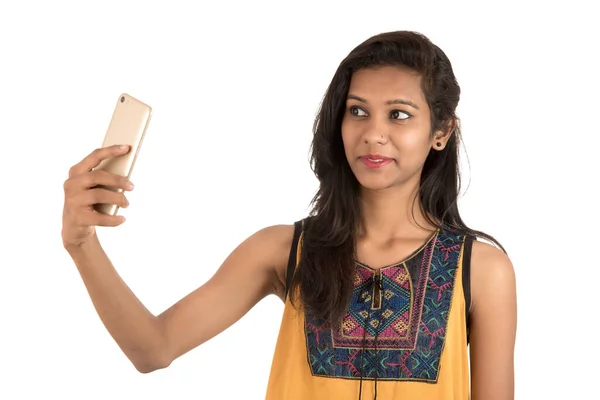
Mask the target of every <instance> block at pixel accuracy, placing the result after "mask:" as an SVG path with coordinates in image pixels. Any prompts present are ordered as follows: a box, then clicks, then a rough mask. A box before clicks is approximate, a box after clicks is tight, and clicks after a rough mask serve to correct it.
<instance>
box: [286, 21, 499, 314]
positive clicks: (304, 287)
mask: <svg viewBox="0 0 600 400" xmlns="http://www.w3.org/2000/svg"><path fill="white" fill-rule="evenodd" d="M380 66H404V67H408V68H410V69H412V70H414V71H417V72H418V73H419V74H420V76H421V89H422V91H423V93H424V95H425V98H426V100H427V103H428V105H429V108H430V110H431V134H432V135H433V133H434V132H435V131H438V130H441V129H443V128H445V127H448V126H449V124H450V123H452V122H453V121H456V124H455V128H454V131H453V132H452V135H451V137H450V139H449V141H448V143H447V145H446V148H445V149H444V150H443V151H434V150H432V151H430V153H429V155H428V156H427V159H426V161H425V164H424V167H423V171H422V174H421V180H420V187H419V194H418V195H419V199H420V204H421V210H422V212H423V214H424V216H425V218H427V221H428V222H430V223H431V224H432V225H434V226H437V227H440V225H442V224H443V225H445V226H449V227H453V228H454V229H457V230H458V231H459V232H461V233H462V234H466V235H472V236H476V237H482V238H485V239H487V240H490V241H491V242H493V243H495V244H497V245H498V246H499V247H500V248H501V249H502V250H504V248H503V247H502V246H501V245H500V243H498V242H497V241H496V240H495V239H494V238H493V237H491V236H490V235H487V234H485V233H483V232H480V231H475V230H472V229H470V228H468V227H467V226H466V225H465V223H464V222H463V220H462V219H461V217H460V214H459V212H458V206H457V200H458V195H459V193H460V173H459V159H458V150H459V143H460V126H459V123H458V122H459V120H458V118H457V116H456V114H455V111H456V107H457V105H458V101H459V98H460V87H459V85H458V82H457V81H456V78H455V76H454V72H453V71H452V66H451V64H450V60H448V57H447V56H446V55H445V54H444V52H443V51H442V50H441V49H440V48H439V47H438V46H436V45H435V44H433V43H432V42H431V41H430V40H429V39H428V38H427V37H426V36H424V35H423V34H420V33H418V32H411V31H398V32H388V33H383V34H379V35H376V36H373V37H371V38H369V39H367V40H366V41H365V42H363V43H362V44H360V45H359V46H358V47H356V48H355V49H354V50H352V51H351V52H350V54H349V55H348V56H347V57H346V58H345V59H344V60H343V61H342V62H341V63H340V65H339V67H338V69H337V71H336V72H335V75H334V76H333V79H332V81H331V83H330V85H329V87H328V88H327V91H326V93H325V96H324V98H323V102H322V104H321V107H320V110H319V112H318V115H317V117H316V119H315V123H314V128H313V131H314V138H313V141H312V145H311V152H312V154H311V166H312V169H313V171H314V173H315V175H316V177H317V178H318V179H319V182H320V186H319V189H318V191H317V193H316V195H315V197H314V198H313V200H312V203H311V205H312V210H311V213H310V215H309V217H308V218H307V219H306V224H305V230H304V235H303V240H302V253H301V258H300V260H299V264H298V268H297V270H296V273H295V274H294V277H293V280H292V284H291V287H290V291H289V293H290V296H291V298H290V300H291V301H292V303H293V304H295V305H297V300H298V296H299V300H300V302H301V304H302V306H303V307H304V309H305V310H306V311H307V312H310V313H311V314H312V315H314V316H315V317H317V318H320V319H322V320H324V321H327V322H329V323H338V322H339V321H340V319H341V318H343V315H344V313H345V311H346V308H347V306H348V303H349V301H350V299H351V296H352V290H353V278H354V268H355V265H354V264H355V261H354V260H355V259H354V257H355V243H356V242H355V235H356V232H357V228H358V224H359V220H360V206H359V197H358V188H359V183H358V180H357V179H356V177H355V176H354V174H353V173H352V170H351V169H350V166H349V164H348V161H347V159H346V155H345V152H344V145H343V142H342V133H341V126H342V119H343V116H344V112H345V108H346V98H347V95H348V89H349V86H350V79H351V78H352V74H353V73H354V72H355V71H357V70H359V69H362V68H370V67H380ZM298 289H299V290H298Z"/></svg>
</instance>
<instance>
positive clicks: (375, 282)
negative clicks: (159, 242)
mask: <svg viewBox="0 0 600 400" xmlns="http://www.w3.org/2000/svg"><path fill="white" fill-rule="evenodd" d="M374 285H377V286H378V289H379V291H378V295H379V296H381V297H382V299H383V298H385V297H384V295H383V279H382V278H381V277H380V276H379V275H378V274H375V275H373V276H372V277H371V278H369V283H368V285H367V287H366V289H365V291H364V292H363V295H362V296H361V298H360V299H359V301H358V302H359V303H365V304H367V303H366V302H365V301H364V299H365V298H366V297H367V296H365V292H366V293H367V294H370V293H373V287H374ZM373 296H374V294H373V295H371V302H370V303H369V304H367V305H368V308H369V311H368V314H367V317H366V318H365V320H364V325H363V338H362V348H361V352H360V383H359V389H358V400H362V385H363V375H364V374H363V367H364V360H363V355H364V352H365V350H366V347H367V340H366V337H367V324H368V323H369V320H370V319H371V310H372V309H373V301H374V300H375V298H374V297H373ZM382 306H383V304H380V308H379V315H378V318H377V320H378V323H377V327H376V328H375V335H374V337H373V347H374V350H375V354H376V356H377V363H375V378H374V384H375V389H374V397H373V400H377V378H378V377H379V351H378V349H377V339H378V337H379V327H380V325H381V315H382V313H381V310H382V309H383V307H382Z"/></svg>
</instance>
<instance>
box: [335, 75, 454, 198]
mask: <svg viewBox="0 0 600 400" xmlns="http://www.w3.org/2000/svg"><path fill="white" fill-rule="evenodd" d="M430 132H431V123H430V111H429V107H428V105H427V101H426V100H425V97H424V95H423V92H422V91H421V78H420V76H419V75H418V74H417V73H416V72H414V71H412V70H410V69H407V68H401V67H380V68H367V69H361V70H358V71H356V72H355V73H354V74H353V76H352V79H351V82H350V89H349V91H348V98H347V101H346V111H345V113H344V118H343V120H342V139H343V142H344V149H345V152H346V157H347V159H348V163H349V164H350V168H351V169H352V171H353V172H354V175H355V176H356V178H357V179H358V181H359V183H360V184H361V185H362V186H363V187H364V188H366V189H372V190H382V189H388V188H391V187H395V186H401V185H406V184H407V183H409V184H411V186H412V183H415V182H416V184H418V182H419V180H420V176H421V170H422V169H423V165H424V163H425V159H426V158H427V155H428V154H429V152H430V150H431V149H432V148H433V146H435V143H436V142H438V141H439V142H442V147H440V148H436V149H438V150H441V149H442V148H443V146H444V145H445V143H446V141H445V139H441V140H437V139H436V138H434V137H432V136H431V134H430Z"/></svg>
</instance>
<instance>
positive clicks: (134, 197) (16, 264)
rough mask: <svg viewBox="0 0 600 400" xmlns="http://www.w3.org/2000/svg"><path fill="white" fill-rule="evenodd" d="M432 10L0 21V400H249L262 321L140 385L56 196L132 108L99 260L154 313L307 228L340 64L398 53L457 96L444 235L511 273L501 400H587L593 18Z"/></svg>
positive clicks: (277, 311) (256, 393)
mask: <svg viewBox="0 0 600 400" xmlns="http://www.w3.org/2000/svg"><path fill="white" fill-rule="evenodd" d="M198 3H199V2H198ZM445 3H448V2H443V3H442V2H440V4H433V3H428V2H417V1H412V2H403V1H393V2H392V1H389V2H388V1H385V2H384V1H362V2H354V1H343V2H333V1H320V2H317V3H315V4H312V3H310V2H306V1H301V2H296V4H295V5H291V3H290V2H272V3H270V4H269V3H267V2H264V1H257V0H255V1H251V2H246V1H238V2H207V4H208V5H206V6H202V7H201V6H199V5H195V6H193V5H192V4H195V2H189V3H183V2H174V1H171V2H169V3H168V5H167V2H164V3H162V5H161V6H158V5H155V4H156V3H153V2H142V1H139V2H128V1H122V2H116V1H102V2H94V3H92V2H75V1H73V2H65V1H48V2H41V1H40V2H38V3H33V2H28V1H21V2H18V3H17V2H9V1H2V3H1V6H0V135H1V144H0V154H1V157H0V167H1V168H0V174H1V180H2V185H1V186H0V190H1V195H0V206H1V207H0V210H1V211H2V218H1V220H0V236H1V237H0V239H1V240H0V249H1V251H0V267H1V277H0V307H1V319H0V324H1V326H0V369H1V373H0V399H7V400H12V399H50V398H60V399H90V400H91V399H105V398H111V399H142V398H143V399H165V398H169V399H205V398H206V399H209V398H211V399H212V398H218V399H221V398H222V399H233V398H244V399H262V398H264V394H265V389H266V384H267V379H268V375H269V368H270V363H271V359H272V355H273V350H274V346H275V341H276V338H277V334H278V328H279V322H280V317H281V312H282V310H283V305H282V304H281V301H280V300H278V299H276V298H275V297H269V298H267V299H266V300H264V301H263V302H261V303H260V304H259V305H257V306H256V307H255V308H254V309H253V310H252V311H251V312H250V313H249V314H247V315H246V317H244V318H243V319H242V320H241V321H240V322H239V323H237V324H235V325H234V326H233V327H231V328H230V329H228V330H227V331H225V332H223V333H222V334H221V335H219V336H218V337H216V338H215V339H213V340H212V341H210V342H208V343H206V344H204V345H203V346H201V347H199V348H197V349H195V350H194V351H192V352H191V353H188V354H187V355H185V356H183V357H182V358H180V359H179V360H177V361H176V362H174V363H173V364H172V365H171V366H170V367H169V368H168V369H166V370H162V371H158V372H154V373H151V374H148V375H142V374H140V373H138V372H137V371H136V370H135V369H134V367H133V366H132V365H131V364H130V363H129V362H128V361H127V359H126V358H125V356H124V355H123V354H122V353H121V352H120V350H119V349H118V347H117V345H116V344H115V343H114V342H113V340H112V339H111V337H110V336H109V334H108V333H107V332H106V331H105V329H104V327H103V325H102V324H101V322H100V320H99V318H98V317H97V315H96V313H95V311H94V308H93V307H92V304H91V302H90V300H89V298H88V296H87V292H86V291H85V288H84V286H83V284H82V283H81V280H80V277H79V275H78V273H77V271H76V269H75V267H74V265H73V263H72V261H71V260H70V258H69V256H68V255H67V253H66V252H65V251H64V250H63V248H62V243H61V238H60V230H61V212H62V201H63V191H62V184H63V181H64V180H65V178H66V175H67V171H68V169H69V167H70V166H71V165H72V164H74V163H76V162H77V161H79V160H80V159H81V158H82V157H84V156H85V155H86V154H87V153H89V152H90V151H91V150H93V149H94V148H96V147H98V146H99V145H100V144H101V142H102V139H103V136H104V133H105V131H106V128H107V126H108V122H109V119H110V117H111V114H112V110H113V107H114V105H115V103H116V101H117V98H118V96H119V94H120V93H122V92H127V93H129V94H131V95H133V96H134V97H137V98H139V99H140V100H142V101H144V102H147V103H148V104H150V105H151V106H152V107H153V109H154V113H153V119H152V122H151V125H150V128H149V130H148V133H147V136H146V139H145V141H144V145H143V148H142V151H141V153H140V157H139V159H138V163H137V164H136V169H135V171H134V173H133V176H132V181H133V182H134V183H135V184H136V189H135V190H134V191H133V193H132V194H131V195H130V196H129V199H130V202H131V206H130V208H129V209H127V210H126V211H125V212H124V215H126V217H127V218H128V221H127V223H126V224H125V225H124V226H122V227H120V228H118V229H102V230H101V232H100V236H101V240H102V243H103V245H104V247H105V249H106V251H107V253H108V254H109V256H110V257H111V258H112V261H113V262H114V264H115V265H116V267H117V269H118V271H119V272H120V273H121V274H122V276H123V277H124V279H125V281H126V282H127V283H128V284H129V285H130V286H131V288H132V289H133V290H134V292H135V293H136V294H137V295H138V296H139V297H140V299H141V300H142V301H143V302H144V303H145V304H146V305H147V306H148V308H149V309H150V310H152V311H153V312H155V313H159V312H161V311H163V310H164V309H166V308H167V307H169V306H170V305H171V304H172V303H174V302H175V301H177V300H178V299H179V298H181V297H182V296H184V295H186V294H187V293H188V292H190V291H192V290H193V289H195V288H196V287H198V286H199V285H201V284H202V283H204V282H205V281H206V280H208V279H209V278H210V276H211V275H212V274H213V273H214V272H215V270H216V269H217V268H218V267H219V265H220V263H221V262H222V261H223V259H224V258H225V257H226V256H227V255H228V253H229V252H230V251H231V250H232V249H233V248H234V247H235V246H236V245H237V244H238V243H239V242H240V241H241V240H243V239H244V238H246V237H247V236H248V235H250V234H251V233H253V232H254V231H256V230H258V229H260V228H262V227H264V226H267V225H272V224H278V223H292V222H293V221H295V220H297V219H300V218H302V217H304V216H305V215H306V213H307V210H308V209H307V207H308V202H309V200H310V199H311V197H312V196H313V194H314V191H315V190H316V187H317V186H316V185H317V181H316V179H315V178H314V176H313V175H312V172H311V171H310V169H309V164H308V148H309V144H310V140H311V127H312V122H313V117H314V115H315V113H316V111H317V108H318V106H319V103H320V100H321V97H322V95H323V93H324V91H325V89H326V87H327V85H328V83H329V81H330V79H331V77H332V76H333V73H334V71H335V69H336V67H337V65H338V64H339V62H340V61H341V60H342V58H343V57H345V56H346V54H347V53H348V52H349V51H350V50H351V49H352V48H353V47H355V46H356V45H358V44H359V43H360V42H362V41H363V40H365V39H367V38H368V37H369V36H371V35H373V34H376V33H380V32H383V31H388V30H398V29H412V30H417V31H420V32H423V33H425V34H426V35H427V36H428V37H429V38H430V39H431V40H432V41H433V42H434V43H436V44H438V45H439V46H440V47H441V48H442V49H443V50H444V51H445V52H446V53H447V54H448V56H449V57H450V59H451V61H452V63H453V66H454V70H455V73H456V75H457V78H458V81H459V84H460V85H461V88H462V99H461V102H460V106H459V110H458V114H459V116H460V117H461V119H462V123H463V134H464V142H465V148H463V165H464V170H463V178H464V186H463V193H464V196H463V197H462V198H461V201H460V207H461V211H462V214H463V217H464V219H465V221H466V222H467V224H469V225H470V226H471V227H473V228H476V229H480V230H483V231H486V232H488V233H490V234H492V235H494V236H495V237H496V238H497V239H499V240H500V241H501V243H503V244H504V245H505V247H506V248H507V250H508V252H509V255H510V256H511V259H512V261H513V263H514V265H515V269H516V273H517V279H518V294H519V326H518V338H517V349H516V363H517V364H516V394H517V395H516V398H517V399H598V398H600V396H599V395H598V394H597V391H596V388H597V376H598V373H599V372H600V371H599V368H598V359H599V357H600V351H599V349H598V346H599V344H598V340H597V338H598V334H597V331H594V329H593V325H594V324H595V323H596V322H597V319H598V318H597V307H596V304H597V301H598V289H597V283H598V281H599V279H600V275H599V273H598V268H599V267H600V262H599V261H598V254H597V251H596V250H597V241H598V237H597V235H598V229H597V228H598V225H599V224H598V223H599V220H598V216H597V212H596V211H597V205H598V201H597V199H596V198H595V197H594V193H595V191H596V189H597V185H598V171H599V168H598V166H597V155H596V154H597V151H598V144H599V141H600V137H599V133H600V129H599V128H598V115H599V111H598V108H599V107H598V106H599V105H600V102H599V101H598V91H599V90H600V85H599V80H598V75H597V74H598V70H599V67H600V65H599V62H598V58H597V49H598V47H597V40H596V39H594V37H596V38H598V37H600V30H599V29H598V27H597V26H598V24H597V21H596V20H595V15H596V16H597V13H594V12H592V9H591V8H590V7H584V6H583V5H582V4H585V3H584V2H581V3H580V2H576V1H570V2H567V3H564V2H561V3H558V2H556V5H552V4H553V3H552V2H548V1H544V2H524V3H525V4H523V3H522V4H520V5H519V6H515V5H511V4H510V3H509V2H506V1H502V2H498V3H497V4H496V5H489V4H488V2H484V3H483V4H484V5H479V4H478V5H471V6H466V5H464V4H460V3H457V2H450V3H451V4H450V5H448V4H445ZM464 150H466V152H465V151H464ZM596 192H597V191H596ZM215 306H216V307H221V306H222V307H226V305H215Z"/></svg>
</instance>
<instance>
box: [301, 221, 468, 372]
mask: <svg viewBox="0 0 600 400" xmlns="http://www.w3.org/2000/svg"><path fill="white" fill-rule="evenodd" d="M463 242H464V236H459V235H457V234H454V233H453V232H452V231H449V230H448V229H447V228H446V229H443V230H440V231H438V232H437V233H436V234H435V235H433V236H432V238H431V239H430V240H429V241H428V242H427V243H426V244H425V245H424V246H423V247H422V248H421V249H420V250H419V251H418V252H416V253H415V254H414V255H413V256H411V257H410V258H409V259H407V260H405V261H404V262H402V263H399V264H396V265H392V266H389V267H384V268H382V269H381V270H380V272H377V271H376V270H373V269H371V268H369V267H368V266H365V265H362V264H360V263H357V264H356V273H355V277H354V290H353V294H352V300H351V303H350V306H349V308H348V310H347V312H346V315H345V317H344V318H343V319H342V322H341V324H340V326H337V327H335V328H329V329H324V328H323V326H324V324H323V321H320V320H318V319H316V318H313V317H312V316H310V315H306V317H305V326H304V331H305V335H306V346H307V350H308V351H307V353H308V363H309V366H310V370H311V373H312V374H313V375H315V376H323V377H330V378H346V379H360V378H361V376H362V379H363V380H364V379H375V378H376V379H378V380H395V381H400V380H410V381H421V382H431V383H435V382H437V379H438V375H439V370H440V360H441V357H442V352H443V349H444V344H445V339H446V327H447V324H448V315H449V313H450V309H451V305H452V304H451V303H452V295H453V292H454V282H455V277H456V271H457V269H458V262H459V259H460V254H461V251H462V247H463ZM379 282H380V283H379Z"/></svg>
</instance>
